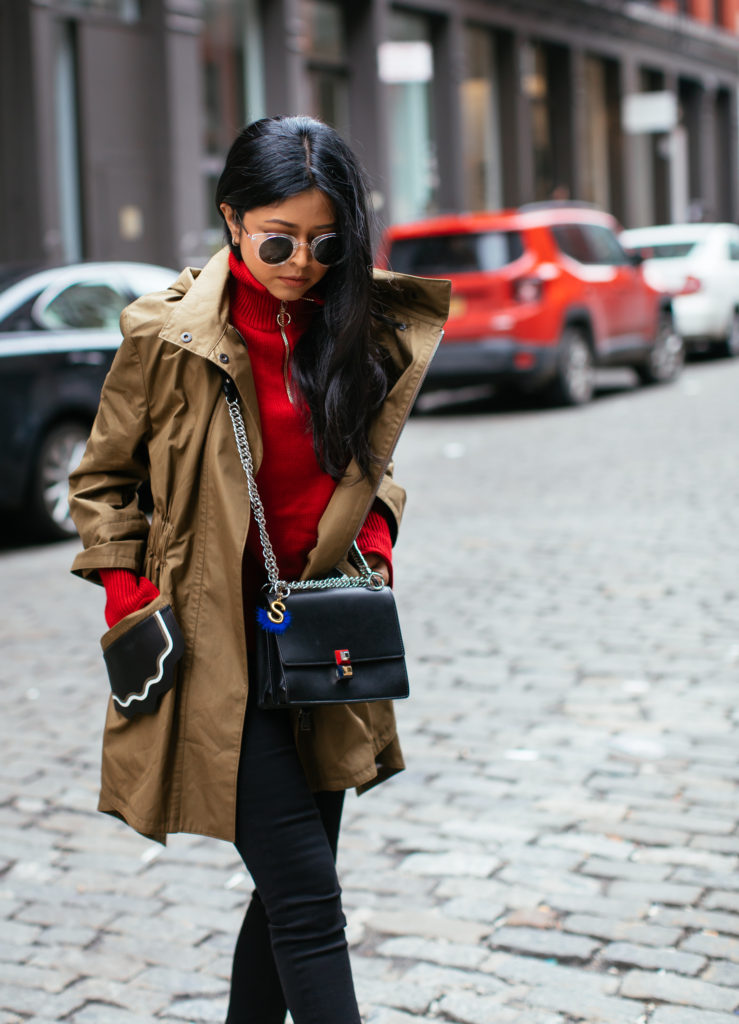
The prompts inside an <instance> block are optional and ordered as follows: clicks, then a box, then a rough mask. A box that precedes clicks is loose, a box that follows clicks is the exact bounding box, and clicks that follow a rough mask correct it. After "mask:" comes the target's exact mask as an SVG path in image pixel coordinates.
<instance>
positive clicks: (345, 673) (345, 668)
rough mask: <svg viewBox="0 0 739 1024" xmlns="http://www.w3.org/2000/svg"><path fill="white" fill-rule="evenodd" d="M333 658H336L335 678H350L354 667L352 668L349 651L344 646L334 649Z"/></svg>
mask: <svg viewBox="0 0 739 1024" xmlns="http://www.w3.org/2000/svg"><path fill="white" fill-rule="evenodd" d="M334 658H335V659H336V678H337V679H351V678H352V676H353V675H354V669H353V668H352V659H351V655H350V654H349V651H348V650H346V648H344V649H343V650H338V651H334Z"/></svg>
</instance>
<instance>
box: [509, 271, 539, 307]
mask: <svg viewBox="0 0 739 1024" xmlns="http://www.w3.org/2000/svg"><path fill="white" fill-rule="evenodd" d="M543 291H544V282H543V281H542V280H541V278H540V277H519V278H517V279H516V280H515V281H514V282H513V298H514V299H515V300H516V302H539V301H541V297H542V292H543Z"/></svg>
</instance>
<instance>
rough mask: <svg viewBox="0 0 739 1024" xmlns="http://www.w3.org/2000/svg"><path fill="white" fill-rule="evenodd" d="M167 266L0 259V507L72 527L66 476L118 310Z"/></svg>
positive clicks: (108, 357) (69, 530) (35, 521)
mask: <svg viewBox="0 0 739 1024" xmlns="http://www.w3.org/2000/svg"><path fill="white" fill-rule="evenodd" d="M176 276H177V272H176V271H174V270H170V269H168V268H166V267H157V266H150V265H148V264H141V263H81V264H75V265H73V266H66V267H58V268H55V269H51V270H37V271H29V270H27V269H26V270H18V269H9V268H0V509H1V510H2V511H3V512H15V513H22V515H23V517H24V521H25V523H26V524H27V525H28V526H30V527H31V529H32V530H33V532H34V534H36V535H39V536H46V537H70V536H74V534H75V528H74V523H73V522H72V520H71V518H70V515H69V508H68V505H67V487H68V483H67V479H68V476H69V473H70V471H71V470H72V469H73V468H75V467H76V466H77V464H78V463H79V461H80V459H81V458H82V453H83V451H84V447H85V442H86V441H87V436H88V434H89V432H90V426H91V424H92V421H93V418H94V416H95V413H96V411H97V407H98V401H99V398H100V389H101V387H102V383H103V380H104V378H105V375H106V373H107V372H108V369H109V367H110V364H111V363H112V361H113V356H114V355H115V352H116V349H117V348H118V346H119V344H120V341H121V336H120V332H119V328H118V319H119V317H120V314H121V310H122V309H123V308H124V306H127V305H128V303H129V302H132V301H133V300H134V299H135V298H137V297H138V296H139V295H144V294H146V293H147V292H154V291H161V290H163V289H165V288H167V287H169V285H170V284H171V283H172V282H173V280H174V279H175V277H176Z"/></svg>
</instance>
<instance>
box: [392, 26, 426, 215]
mask: <svg viewBox="0 0 739 1024" xmlns="http://www.w3.org/2000/svg"><path fill="white" fill-rule="evenodd" d="M388 23H389V38H390V40H391V41H393V42H414V43H415V42H421V43H424V44H426V46H430V45H431V26H430V24H429V20H428V18H425V17H423V16H422V15H417V14H405V13H401V12H399V11H391V12H390V13H389V16H388ZM385 88H386V89H387V90H388V104H387V105H388V110H389V111H390V175H391V195H390V217H391V219H392V220H393V221H395V222H402V221H408V220H413V219H415V218H416V217H423V216H424V215H426V214H429V213H433V212H434V211H435V207H436V192H437V189H438V168H437V161H436V150H435V145H434V137H433V132H432V125H431V82H430V81H418V80H414V81H397V80H396V81H393V82H391V83H390V82H388V83H387V84H386V86H385Z"/></svg>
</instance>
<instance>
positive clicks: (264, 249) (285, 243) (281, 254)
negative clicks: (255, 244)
mask: <svg viewBox="0 0 739 1024" xmlns="http://www.w3.org/2000/svg"><path fill="white" fill-rule="evenodd" d="M292 254H293V244H292V242H291V241H290V239H289V238H285V237H284V236H282V235H274V236H273V237H272V238H265V240H264V241H263V242H262V244H261V245H260V246H259V259H260V260H261V261H262V262H263V263H271V264H273V265H274V264H276V263H284V262H285V261H286V260H289V259H290V257H291V256H292Z"/></svg>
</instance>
